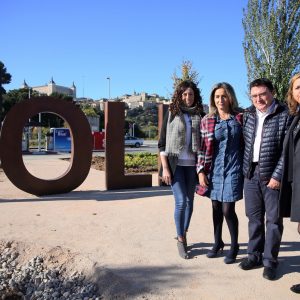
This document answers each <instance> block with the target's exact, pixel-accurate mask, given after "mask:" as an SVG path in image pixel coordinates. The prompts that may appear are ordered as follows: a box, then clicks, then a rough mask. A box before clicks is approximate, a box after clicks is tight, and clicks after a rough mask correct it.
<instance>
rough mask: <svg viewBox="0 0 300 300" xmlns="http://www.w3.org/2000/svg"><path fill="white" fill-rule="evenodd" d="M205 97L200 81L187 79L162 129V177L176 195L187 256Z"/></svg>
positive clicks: (181, 251) (181, 241) (176, 214)
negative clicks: (201, 93) (187, 237)
mask: <svg viewBox="0 0 300 300" xmlns="http://www.w3.org/2000/svg"><path fill="white" fill-rule="evenodd" d="M202 114H203V107H202V98H201V96H200V91H199V89H198V87H197V86H196V84H195V83H194V82H192V81H188V80H186V81H183V82H181V83H180V84H179V85H178V86H177V87H176V89H175V92H174V95H173V97H172V103H171V104H170V107H169V112H168V113H166V116H165V118H164V122H163V125H162V128H161V132H160V139H159V142H158V148H159V151H160V159H161V166H162V167H161V170H160V176H161V177H162V180H163V181H164V182H165V183H166V184H167V185H171V187H172V191H173V194H174V198H175V212H174V218H175V225H176V231H177V247H178V252H179V255H180V256H181V257H182V258H184V259H187V258H189V256H188V253H187V240H186V233H187V231H188V228H189V224H190V220H191V216H192V213H193V203H194V194H195V187H196V184H197V173H196V158H197V153H198V151H199V147H200V121H201V115H202Z"/></svg>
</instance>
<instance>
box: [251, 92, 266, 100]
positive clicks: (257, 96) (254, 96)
mask: <svg viewBox="0 0 300 300" xmlns="http://www.w3.org/2000/svg"><path fill="white" fill-rule="evenodd" d="M266 96H267V92H263V93H260V94H256V95H250V98H251V99H252V100H255V99H257V98H263V97H266Z"/></svg>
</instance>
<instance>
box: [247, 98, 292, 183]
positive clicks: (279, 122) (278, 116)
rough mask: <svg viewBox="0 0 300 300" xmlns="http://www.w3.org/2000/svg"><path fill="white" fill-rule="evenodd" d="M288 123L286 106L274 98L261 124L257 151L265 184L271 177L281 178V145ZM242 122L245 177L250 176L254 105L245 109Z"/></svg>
mask: <svg viewBox="0 0 300 300" xmlns="http://www.w3.org/2000/svg"><path fill="white" fill-rule="evenodd" d="M290 123H291V117H290V116H289V114H288V109H287V106H286V105H285V104H283V103H280V102H279V101H278V100H275V107H274V110H273V112H271V113H270V114H269V115H268V116H267V117H266V119H265V121H264V124H263V130H262V139H261V145H260V153H259V171H260V179H261V181H262V182H263V183H265V184H267V183H268V182H269V181H270V179H271V178H274V179H276V180H278V181H280V180H281V175H282V160H283V158H282V145H283V140H284V137H285V133H286V131H287V129H288V127H289V125H290ZM243 124H244V126H243V127H244V140H245V150H244V162H243V173H244V176H245V177H246V178H250V176H251V166H252V158H253V147H254V139H255V131H256V130H255V129H256V108H255V107H254V106H251V107H249V108H248V109H246V110H245V112H244V116H243Z"/></svg>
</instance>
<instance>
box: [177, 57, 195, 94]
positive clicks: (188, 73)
mask: <svg viewBox="0 0 300 300" xmlns="http://www.w3.org/2000/svg"><path fill="white" fill-rule="evenodd" d="M180 69H181V76H179V77H178V76H177V73H176V71H175V72H174V73H173V76H172V79H173V81H174V83H173V88H174V89H175V88H176V87H177V85H178V84H179V83H180V82H182V81H184V80H191V81H193V82H194V83H196V84H198V83H199V79H198V77H199V73H198V72H197V71H195V70H194V69H193V63H192V62H191V61H190V60H183V61H182V64H181V67H180Z"/></svg>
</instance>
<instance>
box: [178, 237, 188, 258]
mask: <svg viewBox="0 0 300 300" xmlns="http://www.w3.org/2000/svg"><path fill="white" fill-rule="evenodd" d="M177 248H178V253H179V255H180V257H182V258H184V259H189V255H188V253H187V252H186V248H185V245H184V243H183V242H180V241H177Z"/></svg>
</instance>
